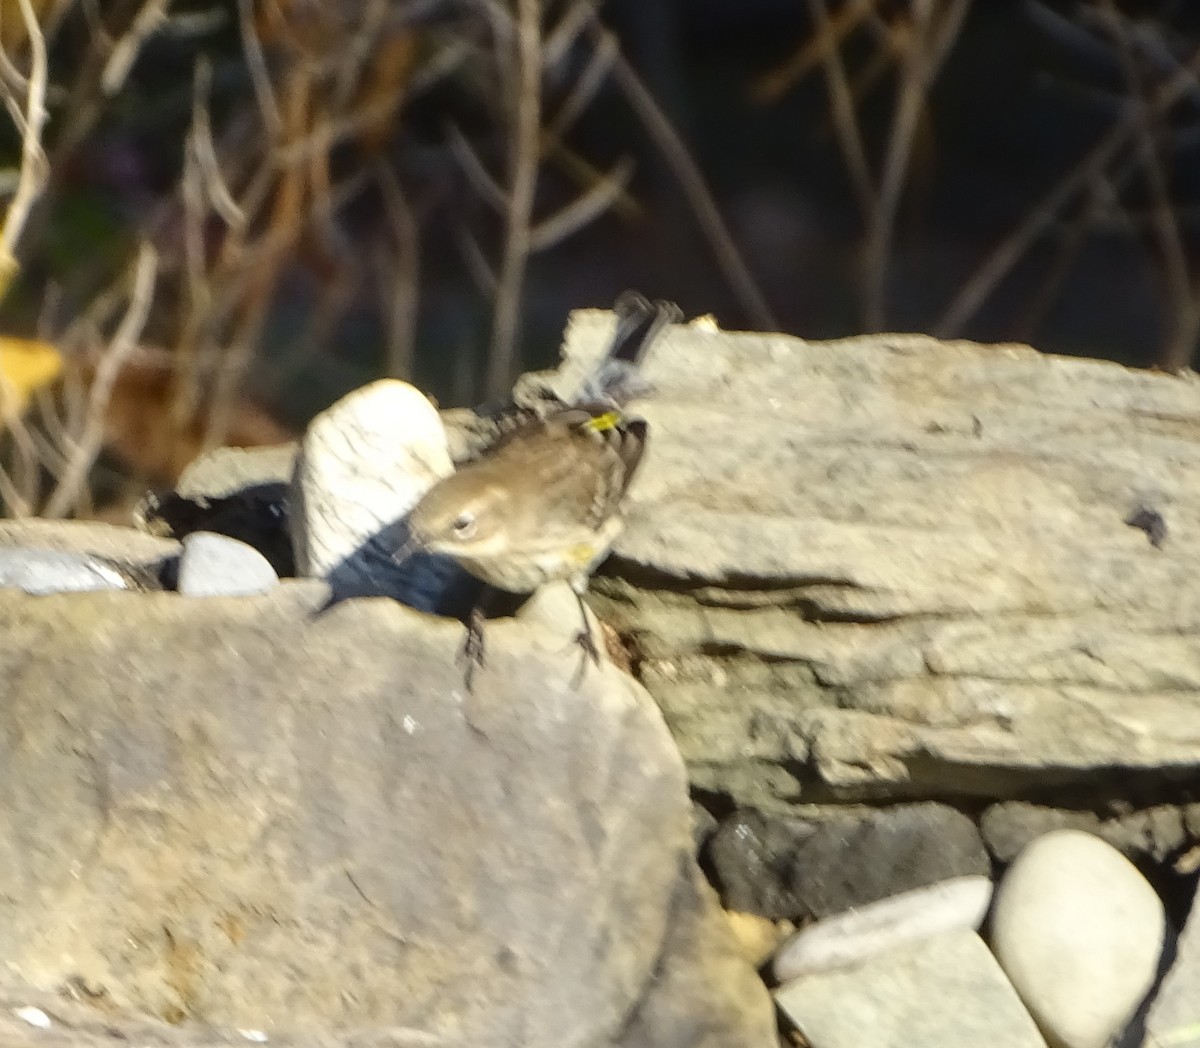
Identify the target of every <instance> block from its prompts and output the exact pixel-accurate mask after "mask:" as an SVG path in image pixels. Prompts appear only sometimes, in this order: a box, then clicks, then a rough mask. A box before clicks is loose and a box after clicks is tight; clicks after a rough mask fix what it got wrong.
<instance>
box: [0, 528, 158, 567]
mask: <svg viewBox="0 0 1200 1048" xmlns="http://www.w3.org/2000/svg"><path fill="white" fill-rule="evenodd" d="M9 547H12V548H17V549H42V550H57V551H59V552H62V553H84V554H89V555H91V556H93V557H97V558H99V559H101V560H103V561H106V562H107V563H109V564H113V565H116V566H117V567H118V568H120V569H121V570H122V571H124V572H127V573H128V574H130V575H134V576H138V577H139V578H145V579H147V580H149V579H152V578H156V577H157V576H158V574H159V573H160V572H161V571H162V569H163V566H164V565H165V564H166V563H168V562H169V561H171V560H174V559H175V558H176V557H178V556H179V553H180V549H181V547H180V545H179V543H178V542H174V541H172V540H171V539H165V538H159V537H157V536H153V535H145V534H142V533H141V532H140V531H137V530H135V529H134V528H125V527H120V526H118V525H116V524H101V523H99V522H97V521H77V520H41V519H36V518H34V519H28V520H0V548H9Z"/></svg>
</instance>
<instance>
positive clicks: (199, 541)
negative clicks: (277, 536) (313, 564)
mask: <svg viewBox="0 0 1200 1048" xmlns="http://www.w3.org/2000/svg"><path fill="white" fill-rule="evenodd" d="M278 585H279V577H278V576H277V575H276V574H275V569H274V568H272V567H271V565H270V563H269V562H268V561H267V558H266V557H264V556H263V555H262V554H261V553H259V552H258V550H256V549H255V548H254V547H253V546H248V545H246V543H244V542H238V541H237V539H231V538H228V537H227V536H225V535H214V534H213V533H212V532H210V531H194V532H192V533H191V534H190V535H188V536H187V538H185V539H184V540H183V557H182V558H181V559H180V562H179V584H178V589H179V592H180V593H182V594H183V595H184V596H186V597H236V596H248V595H250V594H254V593H266V592H267V590H269V589H273V588H274V587H275V586H278Z"/></svg>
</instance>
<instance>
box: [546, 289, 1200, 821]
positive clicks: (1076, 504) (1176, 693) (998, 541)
mask: <svg viewBox="0 0 1200 1048" xmlns="http://www.w3.org/2000/svg"><path fill="white" fill-rule="evenodd" d="M610 324H611V320H610V319H609V317H608V315H607V314H604V313H593V312H584V313H578V314H575V315H574V317H573V320H572V323H571V326H570V329H569V332H568V337H567V343H566V349H565V353H566V355H567V358H568V359H567V361H566V363H565V365H564V367H563V369H562V372H561V374H560V375H559V376H558V378H557V381H558V382H560V383H561V386H562V388H570V387H571V386H572V385H573V384H574V383H575V382H576V381H577V378H578V374H579V373H580V371H581V370H582V369H583V368H584V367H585V366H586V364H587V362H588V361H589V360H592V359H594V358H595V356H596V354H597V353H598V352H599V351H600V348H601V346H602V344H603V341H604V337H605V335H606V333H607V331H608V330H609V325H610ZM645 370H646V373H647V376H648V377H649V379H650V380H651V382H652V383H653V384H654V385H655V386H656V387H657V392H656V393H655V394H654V395H653V396H650V397H647V398H645V399H644V400H643V401H641V402H639V403H638V404H637V405H636V409H637V410H638V412H639V413H641V414H643V415H644V416H645V417H646V418H647V419H648V420H649V421H650V424H651V438H650V447H649V452H648V454H647V457H646V460H645V462H644V465H643V468H642V471H641V475H640V477H639V478H638V480H637V482H636V483H635V484H634V487H633V489H632V492H631V500H630V502H631V504H630V509H629V514H628V516H629V525H628V527H627V529H626V531H625V533H624V534H623V536H622V537H621V538H620V539H619V540H618V543H617V546H616V549H615V556H614V559H613V561H612V562H610V566H609V569H608V574H609V575H610V576H611V577H609V578H603V579H598V580H596V582H595V589H596V590H597V591H598V592H599V593H601V594H602V595H603V598H604V599H603V600H601V601H598V602H597V608H598V610H600V612H601V614H602V616H603V617H604V618H606V619H607V620H608V621H610V622H611V623H612V624H613V625H614V626H616V627H617V629H618V630H619V631H620V632H621V633H622V634H623V635H624V636H625V637H626V638H627V640H628V641H629V644H630V647H631V648H632V649H633V654H634V662H635V665H636V666H637V667H638V675H639V677H640V679H641V680H642V682H643V683H644V684H645V685H646V686H647V688H648V689H649V690H650V691H651V693H652V694H653V695H654V697H655V698H656V699H657V701H658V702H659V704H660V705H661V706H662V708H663V710H664V712H665V714H666V716H667V719H668V721H669V723H670V724H671V727H672V730H673V732H674V734H675V736H676V739H677V741H678V742H679V743H680V745H681V747H682V748H683V751H684V755H685V758H686V759H687V761H688V764H689V766H690V770H691V775H692V777H693V780H694V781H695V782H696V784H697V785H699V786H701V787H703V788H706V789H712V790H716V791H719V792H722V793H727V794H732V795H733V797H734V798H735V799H736V800H738V801H739V802H741V803H745V804H757V805H760V806H772V805H779V804H787V803H792V802H795V801H801V800H820V799H825V798H830V797H833V798H852V797H902V796H947V795H950V796H953V795H964V794H967V795H978V796H983V797H1010V796H1018V795H1022V796H1028V795H1029V794H1030V792H1031V791H1032V792H1033V793H1035V794H1036V793H1037V792H1038V791H1039V790H1052V789H1056V788H1061V787H1067V786H1080V787H1084V788H1086V789H1094V790H1099V791H1103V790H1104V789H1106V788H1107V787H1108V786H1110V785H1111V784H1112V783H1114V782H1116V781H1118V780H1119V779H1121V778H1123V777H1127V776H1128V775H1129V774H1131V773H1132V774H1134V775H1141V776H1144V777H1146V778H1149V779H1153V780H1155V781H1158V780H1162V779H1164V778H1166V779H1169V778H1171V777H1172V776H1178V777H1187V776H1194V775H1195V774H1196V773H1197V771H1198V770H1200V587H1197V586H1196V585H1195V565H1196V563H1197V561H1198V559H1200V531H1198V530H1197V527H1196V521H1197V520H1198V519H1200V382H1198V381H1197V379H1196V377H1195V376H1194V375H1191V374H1190V373H1189V374H1185V375H1182V376H1172V375H1166V374H1160V373H1152V372H1145V371H1134V370H1130V369H1127V368H1123V367H1120V366H1118V365H1115V364H1109V363H1102V362H1097V361H1090V360H1082V359H1074V358H1063V357H1051V356H1046V355H1042V354H1039V353H1037V352H1034V351H1033V350H1030V349H1029V348H1027V347H1020V346H1007V345H1001V346H983V345H975V344H968V343H942V342H938V341H936V340H934V339H931V338H927V337H924V336H917V335H879V336H871V337H863V338H857V339H847V340H844V341H840V342H829V343H811V342H805V341H803V340H801V339H798V338H792V337H789V336H784V335H754V334H732V333H724V332H717V331H711V330H706V329H703V328H701V327H676V328H673V329H672V330H671V331H670V332H669V333H668V334H666V335H665V336H664V338H663V340H662V341H661V342H660V343H659V344H658V345H657V346H656V347H655V349H654V350H653V351H652V353H651V355H650V359H649V360H648V361H647V363H646V365H645ZM1139 509H1148V510H1152V511H1154V512H1156V513H1158V514H1160V515H1161V518H1162V520H1163V522H1165V525H1166V537H1165V540H1164V541H1163V542H1162V544H1161V547H1156V546H1155V545H1153V544H1152V543H1151V542H1150V540H1149V536H1148V534H1147V531H1145V530H1142V529H1139V528H1137V527H1132V526H1129V525H1127V524H1126V523H1125V521H1126V519H1128V518H1129V517H1130V516H1131V515H1132V514H1133V513H1134V512H1135V511H1137V510H1139ZM1151 519H1152V518H1151Z"/></svg>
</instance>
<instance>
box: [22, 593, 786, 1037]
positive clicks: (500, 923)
mask: <svg viewBox="0 0 1200 1048" xmlns="http://www.w3.org/2000/svg"><path fill="white" fill-rule="evenodd" d="M311 596H312V595H311V593H310V592H309V587H304V586H295V585H284V586H282V587H280V588H279V589H278V590H276V591H274V592H273V593H272V594H270V595H267V596H263V597H255V598H239V599H232V598H211V599H208V600H204V601H191V600H187V599H185V598H182V597H179V596H177V595H174V594H169V593H155V594H131V593H99V594H68V595H61V596H49V597H40V598H31V597H26V596H24V595H22V594H19V593H15V592H0V682H3V689H4V690H3V696H2V699H0V960H2V961H3V966H2V968H0V996H2V998H3V1000H5V1001H12V1002H14V1003H15V1002H20V1001H21V1000H22V997H23V994H27V995H28V997H29V999H30V1000H42V999H44V995H47V994H48V995H50V997H51V999H56V998H57V999H61V1000H63V1001H64V1006H65V1004H66V1002H67V998H68V997H69V998H70V999H71V1000H73V1001H74V1002H76V1003H75V1004H74V1005H72V1007H73V1008H74V1009H75V1010H76V1011H78V1010H79V1008H80V1007H84V1008H85V1009H87V1010H91V1011H92V1012H94V1014H95V1015H96V1017H97V1020H98V1021H99V1026H98V1027H97V1026H96V1025H95V1024H93V1025H92V1026H91V1027H90V1028H89V1026H88V1024H87V1023H86V1022H84V1023H82V1024H81V1025H80V1027H79V1028H80V1030H81V1033H80V1037H79V1040H78V1041H77V1042H76V1041H72V1042H71V1043H93V1042H94V1043H103V1042H104V1041H105V1040H106V1037H107V1036H108V1035H109V1034H110V1033H112V1031H114V1030H116V1031H117V1034H116V1035H114V1036H125V1035H124V1034H121V1033H120V1029H121V1026H120V1024H121V1021H122V1020H123V1017H129V1016H133V1015H141V1016H144V1017H149V1018H151V1019H157V1020H158V1021H159V1022H163V1023H167V1024H175V1025H177V1026H180V1027H181V1028H185V1027H186V1028H197V1029H199V1028H201V1027H203V1026H204V1025H205V1024H214V1025H215V1026H223V1027H226V1028H228V1027H243V1028H249V1029H259V1030H264V1031H267V1032H268V1033H269V1034H270V1036H271V1037H272V1038H273V1039H274V1038H276V1037H279V1038H282V1039H283V1040H284V1041H285V1042H286V1041H287V1040H288V1039H289V1038H290V1037H295V1036H296V1035H298V1034H303V1037H301V1039H300V1041H299V1042H297V1043H307V1040H308V1039H312V1038H315V1039H316V1040H317V1041H320V1042H321V1043H335V1042H336V1041H337V1040H338V1038H340V1037H341V1035H342V1034H343V1033H345V1032H346V1031H355V1030H357V1031H359V1034H355V1036H356V1037H359V1040H357V1041H355V1042H354V1043H362V1044H369V1043H374V1042H373V1041H372V1040H371V1038H370V1037H368V1036H367V1033H363V1031H367V1032H368V1033H369V1031H371V1030H378V1031H387V1030H391V1031H393V1033H394V1032H395V1031H396V1030H397V1029H399V1028H404V1029H408V1030H410V1031H416V1032H417V1033H418V1034H420V1036H419V1037H416V1039H411V1038H410V1039H407V1040H406V1039H405V1037H401V1036H399V1035H398V1034H397V1035H395V1036H394V1037H392V1038H391V1039H390V1040H389V1039H388V1037H385V1036H383V1034H382V1033H381V1034H380V1035H379V1036H380V1037H381V1038H382V1040H380V1041H379V1043H392V1044H409V1043H411V1044H433V1043H446V1044H464V1045H465V1044H498V1045H500V1044H521V1045H523V1046H538V1045H547V1046H549V1045H554V1046H559V1045H562V1044H564V1043H568V1044H572V1045H579V1046H593V1045H594V1046H607V1045H620V1044H623V1043H625V1042H624V1041H622V1037H624V1036H628V1037H631V1038H634V1040H633V1041H631V1042H629V1043H631V1044H633V1043H637V1044H640V1043H643V1042H642V1041H641V1040H638V1039H637V1033H636V1031H637V1030H638V1029H640V1028H643V1027H644V1026H645V1025H646V1024H647V1023H653V1022H655V1021H656V1020H655V1016H659V1015H661V1014H664V1013H671V1012H672V1010H674V1011H675V1012H676V1013H679V1012H682V1013H684V1014H688V1015H690V1016H691V1021H690V1023H689V1024H688V1025H686V1026H683V1027H680V1028H679V1031H678V1033H677V1035H676V1036H675V1038H674V1039H668V1040H665V1041H659V1042H657V1043H659V1044H678V1045H680V1046H685V1045H687V1046H695V1048H717V1046H718V1045H722V1044H732V1043H737V1044H746V1045H752V1046H753V1045H767V1044H770V1043H772V1042H773V1038H774V1030H773V1019H772V1013H771V1009H770V1004H769V1000H768V998H767V995H766V991H765V989H764V988H763V987H762V985H761V983H759V982H758V980H757V978H756V977H755V975H754V973H753V972H752V971H751V970H750V969H749V968H748V967H746V966H745V965H744V964H742V963H741V962H738V963H737V964H733V961H732V960H731V958H732V949H731V947H730V945H729V944H728V942H726V941H724V940H722V939H721V938H720V936H719V935H717V934H716V932H715V930H714V929H717V928H720V927H721V925H720V921H721V915H720V913H719V911H718V910H717V909H716V907H715V904H714V902H713V900H712V897H711V893H709V894H697V888H696V886H695V882H694V873H695V871H694V863H693V861H692V859H691V847H692V844H691V835H690V805H689V801H688V797H687V793H686V790H685V781H684V772H683V766H682V764H681V762H680V760H679V758H678V754H677V753H676V751H675V749H674V747H673V745H672V743H671V740H670V737H669V735H668V734H667V731H666V729H665V726H664V725H663V723H662V719H661V716H660V714H659V713H658V711H657V709H656V708H655V707H654V705H653V703H652V702H650V701H649V699H648V697H647V696H646V694H645V693H644V692H643V691H642V690H641V688H640V687H638V686H637V685H636V684H634V683H633V682H632V681H631V679H630V678H628V677H627V676H625V675H624V674H622V673H620V672H618V671H616V670H615V669H613V668H612V667H611V666H606V668H604V669H603V670H599V669H596V668H595V667H592V668H590V669H589V672H588V673H587V674H585V676H584V678H583V681H582V683H581V684H579V686H578V687H577V688H576V687H573V686H572V681H573V678H574V676H575V670H576V669H577V665H578V651H577V650H575V649H573V648H572V647H571V646H569V645H566V646H564V645H563V643H562V641H561V638H559V637H558V636H554V637H548V636H547V635H546V634H544V633H542V632H539V631H538V630H537V629H535V628H532V627H530V626H528V625H526V624H523V623H518V622H508V623H498V624H495V625H494V626H493V628H492V629H490V630H489V631H488V641H489V661H488V664H487V666H486V667H485V668H484V670H483V671H482V672H481V673H480V675H479V678H478V680H477V683H476V690H475V693H474V694H467V693H466V692H465V691H464V689H463V687H462V676H461V671H460V669H459V667H458V666H457V665H456V661H455V654H456V651H457V649H458V646H459V644H460V643H461V640H462V632H461V627H460V626H459V625H458V624H457V623H453V622H449V621H445V620H440V621H439V620H434V619H432V618H431V617H429V616H424V615H420V614H418V613H416V612H413V611H411V610H409V609H407V608H404V607H401V606H400V605H398V604H395V603H393V602H391V601H385V600H375V601H355V602H349V603H346V604H342V605H339V606H337V607H336V608H334V609H333V610H332V611H330V612H328V613H326V614H324V615H319V616H317V615H315V613H314V611H313V606H312V600H311ZM696 944H701V945H703V946H705V947H706V949H705V950H703V951H701V950H698V949H685V947H688V946H695V945H696ZM671 987H675V989H674V990H672V989H671ZM731 988H736V992H733V991H732V990H731ZM664 993H666V994H668V996H669V997H670V999H669V1000H668V999H664V998H663V997H662V996H661V995H662V994H664ZM39 994H40V995H42V997H38V996H37V995H39ZM681 995H682V996H681ZM79 1002H82V1005H81V1004H80V1003H79ZM5 1023H6V1025H5V1026H4V1028H3V1033H4V1035H5V1036H8V1037H9V1038H10V1040H9V1041H6V1043H25V1041H23V1040H16V1041H15V1042H14V1041H13V1040H12V1038H13V1037H14V1036H15V1035H14V1033H13V1031H14V1029H15V1030H19V1031H23V1033H24V1036H25V1038H26V1039H27V1040H28V1043H30V1044H37V1043H43V1040H44V1043H51V1044H52V1043H59V1042H56V1041H55V1040H54V1038H56V1037H61V1036H62V1034H61V1029H62V1028H61V1026H55V1027H54V1028H53V1029H51V1030H49V1031H42V1030H40V1029H38V1028H36V1027H32V1026H28V1024H24V1023H21V1022H16V1021H15V1020H12V1019H11V1018H8V1017H6V1020H5ZM106 1031H107V1033H106ZM289 1031H290V1033H289ZM322 1031H324V1033H322ZM564 1031H569V1036H568V1035H567V1034H566V1033H565V1032H564ZM706 1031H708V1032H706ZM712 1031H718V1032H721V1033H722V1034H723V1036H718V1035H717V1033H714V1032H712ZM360 1034H361V1036H360ZM318 1035H320V1036H318ZM326 1035H328V1036H326ZM347 1036H348V1034H347ZM388 1036H391V1035H388ZM422 1038H424V1039H422ZM213 1039H215V1040H214V1041H213V1043H215V1041H216V1040H219V1039H220V1038H219V1036H218V1035H216V1034H214V1035H213ZM235 1039H236V1038H235ZM205 1043H209V1039H205Z"/></svg>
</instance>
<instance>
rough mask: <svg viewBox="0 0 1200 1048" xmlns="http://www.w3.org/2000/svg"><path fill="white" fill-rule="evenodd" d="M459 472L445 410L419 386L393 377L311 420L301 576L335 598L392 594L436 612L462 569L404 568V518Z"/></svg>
mask: <svg viewBox="0 0 1200 1048" xmlns="http://www.w3.org/2000/svg"><path fill="white" fill-rule="evenodd" d="M451 469H452V467H451V464H450V455H449V453H448V451H447V449H446V434H445V430H444V429H443V427H442V423H441V420H440V419H439V418H438V414H437V411H436V409H435V408H434V407H433V405H432V404H431V403H430V402H429V401H428V400H426V399H425V397H424V396H422V395H421V394H420V393H419V392H418V391H417V390H416V389H414V388H413V387H412V386H410V385H408V384H407V383H405V382H397V381H395V380H391V379H388V380H383V381H380V382H373V383H372V384H371V385H369V386H364V387H363V388H361V389H357V390H355V391H354V392H353V393H350V394H348V395H347V396H345V397H343V398H342V399H341V400H339V401H338V402H337V403H336V404H334V405H333V406H332V407H331V408H328V409H327V410H326V411H324V412H322V413H321V414H320V415H318V416H317V417H316V418H315V419H313V421H312V423H311V424H310V425H309V427H308V431H307V432H306V433H305V435H304V439H303V441H302V442H301V446H300V453H299V455H298V456H297V459H296V473H295V477H294V479H293V482H292V499H291V501H292V512H291V514H290V515H289V525H290V527H291V530H292V543H293V546H294V548H295V553H296V568H297V571H298V572H299V573H300V574H302V575H307V576H313V577H318V578H325V579H326V580H327V581H329V582H330V584H331V585H332V586H333V589H334V593H335V596H336V598H337V599H344V598H347V597H353V596H378V595H384V596H394V597H396V598H397V599H402V600H404V601H405V602H406V603H408V604H410V605H411V606H414V607H420V608H422V609H424V610H435V609H436V608H437V605H438V599H439V595H440V594H441V592H442V591H443V590H444V589H446V588H448V587H453V586H454V585H455V584H456V580H457V579H459V578H460V577H461V576H462V575H463V574H464V573H463V572H461V570H460V569H458V568H457V566H455V565H453V564H450V563H447V562H445V561H444V560H442V559H440V558H432V557H428V556H426V555H424V554H415V555H414V556H411V557H409V558H407V560H405V562H404V563H398V562H397V557H396V554H397V553H398V551H400V550H402V549H403V547H404V543H405V539H406V534H405V532H404V530H403V526H402V523H401V521H402V519H403V517H404V516H405V515H406V514H407V513H408V511H409V510H410V509H412V507H413V506H414V505H415V504H416V502H417V500H418V499H420V497H421V496H422V495H423V494H424V493H425V491H426V490H428V488H429V487H430V486H431V485H432V484H433V483H434V482H435V481H437V480H439V479H440V478H442V477H444V476H446V475H447V474H448V473H450V472H451ZM400 559H403V558H400Z"/></svg>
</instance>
